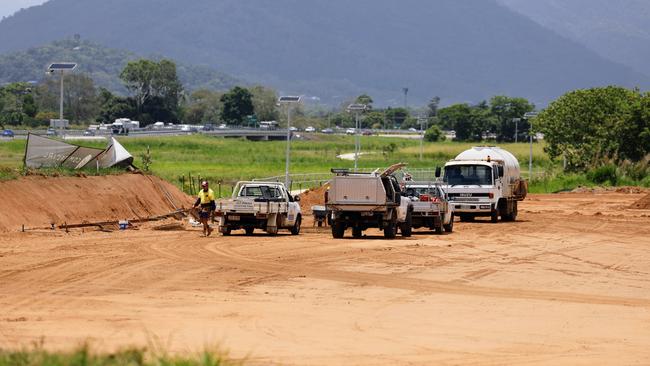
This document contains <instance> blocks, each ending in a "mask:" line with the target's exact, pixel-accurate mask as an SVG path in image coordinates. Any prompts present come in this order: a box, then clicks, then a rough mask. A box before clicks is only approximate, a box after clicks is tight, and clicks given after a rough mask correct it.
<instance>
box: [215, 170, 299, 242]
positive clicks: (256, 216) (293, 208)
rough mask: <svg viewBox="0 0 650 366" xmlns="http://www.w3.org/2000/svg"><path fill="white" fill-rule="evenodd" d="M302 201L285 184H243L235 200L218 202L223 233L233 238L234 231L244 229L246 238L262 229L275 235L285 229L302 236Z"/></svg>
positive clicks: (218, 213)
mask: <svg viewBox="0 0 650 366" xmlns="http://www.w3.org/2000/svg"><path fill="white" fill-rule="evenodd" d="M299 201H300V198H299V197H298V196H296V197H292V196H291V194H290V193H289V191H287V189H286V187H285V186H284V184H282V183H278V182H239V183H237V185H236V186H235V189H234V190H233V196H232V198H230V199H223V200H218V201H217V202H216V206H217V209H216V216H217V217H218V222H219V231H220V232H221V233H222V234H223V235H230V233H231V232H232V231H233V230H240V229H243V230H244V231H245V232H246V235H252V234H253V232H254V231H255V229H259V230H264V231H266V232H267V233H269V234H271V235H275V234H277V233H278V230H282V229H284V230H289V231H290V232H291V234H293V235H298V234H300V225H301V223H302V214H301V212H300V205H299V204H298V202H299Z"/></svg>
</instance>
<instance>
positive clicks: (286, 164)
mask: <svg viewBox="0 0 650 366" xmlns="http://www.w3.org/2000/svg"><path fill="white" fill-rule="evenodd" d="M290 160H291V107H290V106H289V105H287V154H286V157H285V162H284V185H285V186H286V187H287V189H289V161H290Z"/></svg>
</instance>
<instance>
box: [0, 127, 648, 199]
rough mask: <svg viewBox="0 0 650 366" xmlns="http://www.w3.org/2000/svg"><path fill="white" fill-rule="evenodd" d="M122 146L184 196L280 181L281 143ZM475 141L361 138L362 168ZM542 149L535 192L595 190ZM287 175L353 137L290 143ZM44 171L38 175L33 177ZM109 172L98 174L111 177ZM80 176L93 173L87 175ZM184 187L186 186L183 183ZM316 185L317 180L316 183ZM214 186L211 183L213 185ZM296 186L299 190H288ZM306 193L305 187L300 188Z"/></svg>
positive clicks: (14, 155) (12, 146)
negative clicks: (199, 186) (200, 184)
mask: <svg viewBox="0 0 650 366" xmlns="http://www.w3.org/2000/svg"><path fill="white" fill-rule="evenodd" d="M120 142H121V143H122V144H123V145H124V146H125V147H126V148H127V149H128V150H129V151H130V152H131V154H133V156H134V157H135V165H136V166H139V167H142V166H143V164H142V157H143V156H144V154H145V152H146V151H147V147H149V149H150V152H151V160H152V163H151V172H152V173H153V174H155V175H158V176H160V177H162V178H163V179H166V180H168V181H169V182H172V183H173V184H175V185H177V186H179V187H181V186H183V189H184V190H185V191H189V177H190V176H191V177H192V179H193V180H194V181H195V182H196V180H197V179H198V178H199V177H200V178H203V179H208V180H210V181H211V182H213V183H217V182H219V181H221V182H222V188H223V189H222V192H221V193H222V195H227V194H229V193H230V191H229V189H230V188H231V187H232V185H233V184H234V183H236V182H237V181H238V180H247V179H253V178H264V177H270V176H281V175H283V174H284V164H285V160H284V159H285V149H286V142H284V141H266V142H259V141H257V142H255V141H247V140H244V139H228V138H215V137H208V136H202V135H193V136H176V137H148V138H129V137H125V138H120ZM24 144H25V141H21V140H14V141H9V142H2V143H0V179H11V178H15V177H17V176H18V175H20V174H21V167H22V158H23V154H24ZM83 144H84V145H85V146H92V147H103V146H104V143H90V144H89V143H83ZM474 145H476V144H475V143H460V142H448V141H445V142H434V143H432V142H426V143H424V149H423V159H422V160H420V158H419V157H420V142H419V141H416V140H409V139H403V138H390V137H377V136H363V137H362V138H361V146H362V151H363V152H364V153H367V154H366V155H363V156H361V157H360V160H359V166H360V167H361V168H362V169H375V168H379V167H385V166H388V165H390V164H393V163H395V162H406V163H408V164H409V167H410V168H414V169H417V168H435V167H436V166H443V165H444V163H445V162H447V161H448V160H450V159H453V158H454V157H455V156H456V155H457V154H458V153H460V152H461V151H464V150H466V149H468V148H470V147H472V146H474ZM499 146H501V147H503V148H504V149H506V150H508V151H510V152H512V153H513V154H514V155H515V156H516V157H517V159H518V160H519V162H520V164H521V170H522V175H523V176H524V177H527V176H528V154H529V145H528V144H526V143H519V144H514V143H509V144H499ZM543 148H544V145H543V143H535V144H533V157H534V158H533V180H532V184H531V186H530V190H531V192H533V193H542V192H556V191H561V190H568V189H573V188H575V187H577V186H579V185H582V186H594V185H596V184H597V183H595V182H593V181H590V180H589V179H588V177H587V174H568V173H563V172H562V167H561V162H552V161H551V160H549V158H548V156H547V155H546V153H545V152H544V150H543ZM291 149H292V153H291V172H292V173H294V174H300V173H329V171H330V169H331V168H352V167H353V166H354V162H352V161H347V160H341V159H339V158H337V155H340V154H345V153H351V152H353V151H354V140H353V137H351V136H339V135H320V134H319V135H313V137H311V139H310V140H301V141H293V142H292V144H291ZM40 173H43V171H40V170H39V174H40ZM112 173H115V171H109V172H100V174H112ZM45 174H48V175H75V174H78V172H75V171H67V170H61V169H49V170H46V171H45ZM84 174H87V175H96V173H95V172H94V171H93V170H89V171H85V172H84ZM183 181H184V184H183ZM598 184H604V185H615V184H618V185H645V186H650V180H648V179H645V180H643V181H641V180H635V179H631V178H627V177H625V176H620V177H619V179H617V180H616V182H611V181H608V180H605V181H603V182H598ZM316 185H317V182H316ZM214 186H216V184H213V187H214ZM294 188H298V187H294ZM301 188H306V187H301Z"/></svg>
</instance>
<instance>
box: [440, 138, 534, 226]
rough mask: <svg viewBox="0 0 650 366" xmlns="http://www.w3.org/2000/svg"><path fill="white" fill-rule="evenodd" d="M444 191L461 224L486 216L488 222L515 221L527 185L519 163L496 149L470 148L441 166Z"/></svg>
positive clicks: (503, 151)
mask: <svg viewBox="0 0 650 366" xmlns="http://www.w3.org/2000/svg"><path fill="white" fill-rule="evenodd" d="M443 181H444V184H445V190H446V192H447V194H448V195H449V200H450V203H451V204H452V205H453V207H454V211H455V213H456V215H458V216H459V217H460V218H461V220H462V221H471V220H473V219H474V218H475V217H477V216H489V217H490V218H491V220H492V222H497V221H498V220H499V217H501V220H503V221H514V220H516V218H517V202H518V201H522V200H524V199H525V198H526V194H527V192H528V185H527V183H526V181H525V180H523V179H522V178H521V176H520V171H519V162H518V161H517V158H515V157H514V156H513V155H512V154H511V153H509V152H508V151H506V150H503V149H500V148H498V147H474V148H472V149H469V150H466V151H464V152H462V153H460V154H459V155H458V156H456V158H455V159H454V160H451V161H449V162H447V164H445V171H444V178H443Z"/></svg>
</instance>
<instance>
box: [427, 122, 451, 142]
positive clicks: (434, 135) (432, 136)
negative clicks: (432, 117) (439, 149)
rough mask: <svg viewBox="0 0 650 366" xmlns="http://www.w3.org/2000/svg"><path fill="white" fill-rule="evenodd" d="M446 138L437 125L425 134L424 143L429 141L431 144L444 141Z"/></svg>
mask: <svg viewBox="0 0 650 366" xmlns="http://www.w3.org/2000/svg"><path fill="white" fill-rule="evenodd" d="M446 138H447V137H446V136H445V134H444V133H443V132H442V130H441V129H440V127H438V126H435V125H434V126H431V127H429V129H428V130H427V131H426V132H425V133H424V141H429V142H436V141H444V140H445V139H446Z"/></svg>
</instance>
